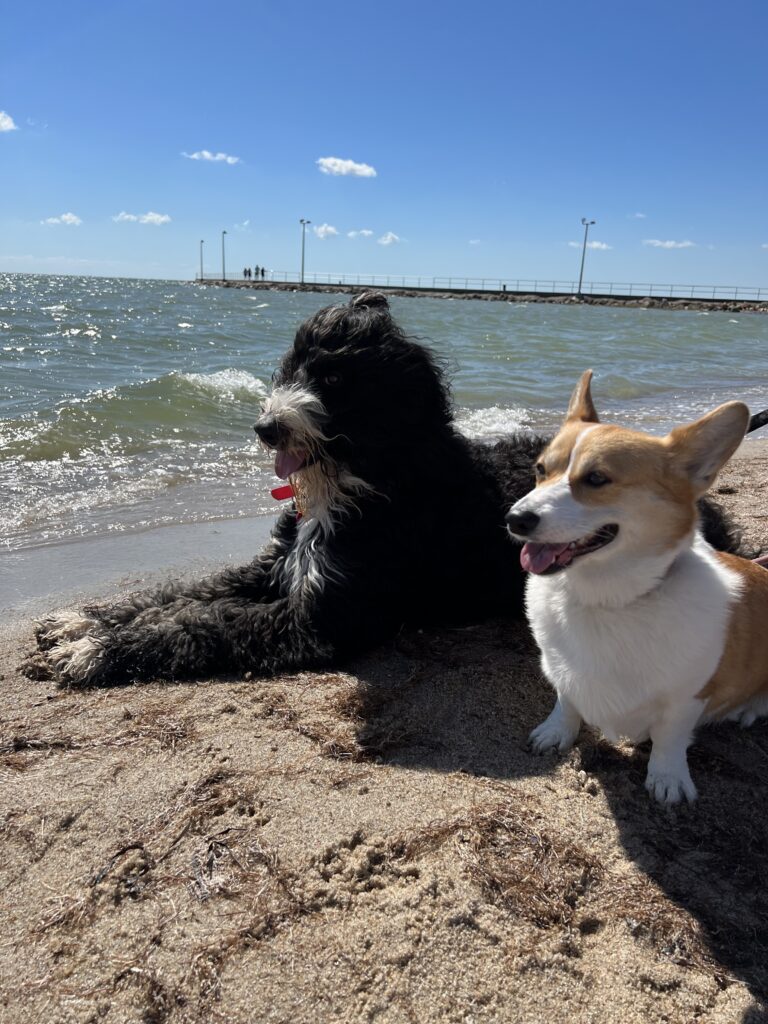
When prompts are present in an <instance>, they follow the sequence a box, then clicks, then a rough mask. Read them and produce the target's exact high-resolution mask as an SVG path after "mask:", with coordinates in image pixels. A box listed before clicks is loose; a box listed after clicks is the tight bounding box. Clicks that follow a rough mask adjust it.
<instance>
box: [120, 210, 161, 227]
mask: <svg viewBox="0 0 768 1024" xmlns="http://www.w3.org/2000/svg"><path fill="white" fill-rule="evenodd" d="M112 220H113V221H114V222H115V223H116V224H125V223H127V222H132V223H138V224H170V223H171V218H170V217H169V216H168V214H167V213H154V212H153V211H152V210H150V211H149V212H148V213H126V212H125V210H122V211H121V212H120V213H118V214H117V216H115V217H113V218H112Z"/></svg>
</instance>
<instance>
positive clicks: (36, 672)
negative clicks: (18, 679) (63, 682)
mask: <svg viewBox="0 0 768 1024" xmlns="http://www.w3.org/2000/svg"><path fill="white" fill-rule="evenodd" d="M20 672H21V674H22V675H23V676H26V677H27V679H34V680H35V682H41V681H43V680H48V679H53V678H54V676H55V675H56V673H55V672H54V671H53V667H52V665H51V664H50V662H49V661H48V659H47V658H46V656H45V655H44V654H43V653H42V652H40V651H35V652H34V654H30V655H29V657H27V658H25V660H24V661H23V662H22V663H21V667H20Z"/></svg>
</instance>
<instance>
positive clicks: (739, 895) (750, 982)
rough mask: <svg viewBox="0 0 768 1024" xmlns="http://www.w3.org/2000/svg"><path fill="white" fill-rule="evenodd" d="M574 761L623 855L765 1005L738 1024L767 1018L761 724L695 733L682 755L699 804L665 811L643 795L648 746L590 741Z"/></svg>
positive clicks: (767, 768)
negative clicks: (603, 807)
mask: <svg viewBox="0 0 768 1024" xmlns="http://www.w3.org/2000/svg"><path fill="white" fill-rule="evenodd" d="M580 756H581V764H582V767H583V769H584V770H585V771H587V772H588V773H589V774H590V775H592V776H593V777H595V778H596V779H597V780H598V781H599V783H600V784H601V785H602V787H603V790H604V792H605V795H606V797H607V800H608V803H609V805H610V808H611V811H612V813H613V816H614V819H615V821H616V823H617V825H618V828H619V835H620V839H621V843H622V845H623V847H624V849H625V851H626V852H627V854H628V855H629V857H631V859H632V860H633V861H634V862H635V863H636V864H637V865H638V867H639V868H640V869H641V870H642V871H643V872H644V873H645V874H646V875H647V876H648V878H650V879H651V880H652V881H653V882H654V883H655V884H656V885H657V886H658V887H659V888H660V889H662V890H663V892H664V893H665V894H666V895H667V896H668V897H669V898H670V899H671V900H672V901H673V902H674V903H676V904H677V905H678V906H680V907H682V908H683V909H684V910H686V911H688V913H690V914H691V915H693V917H694V918H695V919H696V921H698V923H699V926H700V929H701V937H702V939H703V940H704V942H705V944H706V946H707V947H708V950H709V953H710V954H711V957H712V960H713V961H714V965H713V966H714V967H715V970H716V968H717V965H721V966H722V967H723V968H724V969H725V970H724V971H723V974H724V975H725V974H726V973H731V974H733V975H735V976H736V977H738V978H740V979H741V980H742V981H743V982H744V983H745V984H746V985H747V986H748V988H749V989H750V991H751V993H752V995H753V996H754V997H755V999H757V1000H758V1001H760V1003H761V1004H762V1005H763V1007H764V1009H763V1010H761V1011H751V1012H748V1013H747V1015H746V1016H745V1017H744V1018H743V1020H744V1022H745V1024H746V1022H749V1024H758V1021H765V1020H766V1019H768V1016H762V1015H761V1014H763V1013H766V1014H768V1009H765V1007H766V1004H768V725H767V724H765V723H763V724H758V725H755V726H753V727H751V728H750V729H746V730H742V729H741V728H739V727H738V726H736V725H733V724H727V725H718V726H712V727H709V728H705V729H702V730H701V731H700V732H699V733H698V734H697V737H696V739H695V742H694V744H693V746H692V747H691V749H690V750H689V754H688V759H689V764H690V767H691V774H692V776H693V779H694V781H695V782H696V785H697V787H698V791H699V799H698V801H697V802H696V804H695V805H693V806H692V807H689V806H687V805H685V806H683V807H681V808H680V809H678V810H674V811H671V812H670V811H666V810H665V809H663V808H660V807H658V806H657V805H656V804H654V803H653V802H652V801H651V800H650V799H649V797H648V795H647V793H646V792H645V789H644V786H643V783H644V780H645V773H646V769H647V763H648V745H645V747H644V748H642V749H638V750H632V751H631V752H626V751H625V750H619V749H617V748H615V747H612V746H611V745H609V744H606V743H597V744H591V745H586V746H582V747H581V749H580ZM685 957H686V953H685V950H683V951H682V959H683V961H684V960H685ZM755 1013H757V1014H758V1015H757V1016H755V1015H754V1014H755Z"/></svg>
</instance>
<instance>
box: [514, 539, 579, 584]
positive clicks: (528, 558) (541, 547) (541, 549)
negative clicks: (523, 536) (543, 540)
mask: <svg viewBox="0 0 768 1024" xmlns="http://www.w3.org/2000/svg"><path fill="white" fill-rule="evenodd" d="M567 547H568V545H567V544H534V543H533V541H530V540H529V541H528V542H527V543H526V544H524V545H523V549H522V551H521V552H520V565H522V567H523V568H524V569H525V570H526V572H532V573H535V574H536V575H537V576H538V575H539V574H540V573H542V572H545V571H546V570H547V569H548V568H549V567H550V565H552V564H553V563H554V562H556V561H557V559H558V557H559V556H560V555H562V553H563V552H564V551H565V550H566V549H567Z"/></svg>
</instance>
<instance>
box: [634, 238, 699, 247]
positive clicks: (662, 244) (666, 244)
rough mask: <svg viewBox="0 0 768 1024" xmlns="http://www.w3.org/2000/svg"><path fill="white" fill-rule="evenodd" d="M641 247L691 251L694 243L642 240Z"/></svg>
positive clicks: (657, 239) (654, 239)
mask: <svg viewBox="0 0 768 1024" xmlns="http://www.w3.org/2000/svg"><path fill="white" fill-rule="evenodd" d="M643 245H652V246H653V247H654V249H693V248H694V247H695V245H696V243H695V242H688V241H686V242H673V241H671V240H670V241H667V242H663V241H662V240H661V239H660V238H644V239H643Z"/></svg>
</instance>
